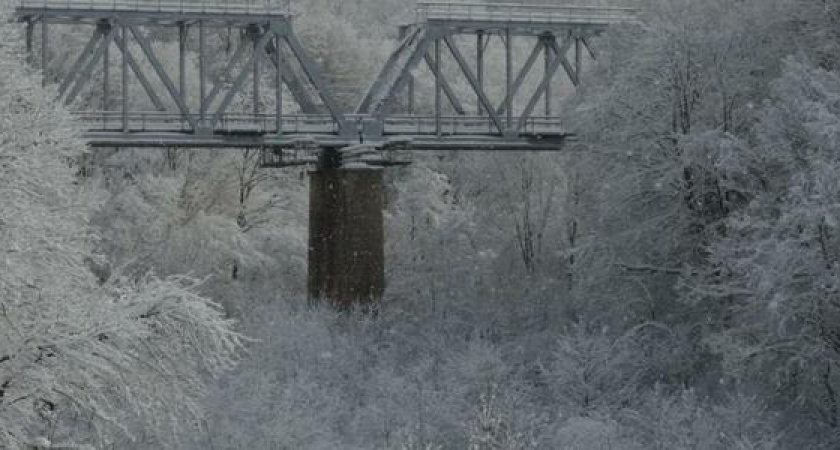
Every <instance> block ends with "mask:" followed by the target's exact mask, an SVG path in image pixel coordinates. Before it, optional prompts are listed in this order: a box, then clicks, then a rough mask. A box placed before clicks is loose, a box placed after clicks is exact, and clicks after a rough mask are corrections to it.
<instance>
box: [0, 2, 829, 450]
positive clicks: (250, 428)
mask: <svg viewBox="0 0 840 450" xmlns="http://www.w3.org/2000/svg"><path fill="white" fill-rule="evenodd" d="M531 2H532V3H543V4H562V3H563V2H561V1H559V0H557V1H554V0H551V1H549V0H544V1H542V2H538V1H536V0H532V1H531ZM616 3H618V0H614V2H610V1H606V0H605V1H597V2H596V1H591V2H589V3H587V2H586V0H577V1H576V4H598V5H607V4H616ZM0 4H2V6H0V9H2V11H0V15H2V16H3V20H2V21H0V106H1V107H2V109H0V111H1V113H0V448H2V449H10V450H18V449H21V450H23V449H26V450H35V449H38V450H41V449H44V450H45V449H68V450H69V449H79V450H82V449H84V450H94V449H96V450H98V449H116V450H121V449H170V448H171V449H187V450H189V449H196V450H197V449H209V450H214V449H219V450H220V449H359V450H362V449H393V450H443V449H470V450H497V449H498V450H525V449H579V450H589V449H593V450H601V449H603V450H607V449H610V450H642V449H662V450H665V449H667V450H679V449H709V450H711V449H737V450H770V449H838V448H840V176H838V174H840V1H838V0H634V1H632V2H631V1H624V2H620V6H634V7H638V22H637V23H627V24H622V25H615V26H611V27H610V28H609V29H608V30H607V31H606V32H605V33H603V34H602V35H601V36H600V37H598V38H597V39H596V40H595V41H594V42H593V47H595V48H596V49H597V59H595V60H591V59H588V60H587V61H586V65H585V69H586V74H585V76H583V77H582V80H581V85H580V86H579V87H578V88H577V89H574V88H572V87H570V86H569V85H568V83H566V84H564V83H563V82H561V81H560V80H558V82H557V85H556V88H555V89H553V91H552V92H553V94H552V95H554V97H555V98H554V100H555V103H556V105H557V106H556V108H558V109H559V110H560V111H562V117H563V122H564V123H565V124H566V127H568V129H569V130H571V131H573V132H574V133H575V136H576V137H575V139H574V141H573V143H572V144H569V145H567V146H564V147H563V148H562V149H558V151H556V152H534V153H523V152H518V153H517V152H490V151H488V152H415V153H414V154H413V155H412V159H413V162H412V164H411V165H410V166H407V167H401V168H389V169H387V170H386V171H385V174H386V182H387V210H386V212H385V220H386V231H385V236H386V249H385V251H386V262H387V265H386V291H385V295H384V298H382V299H381V300H380V301H379V304H378V307H377V310H376V313H375V314H373V313H371V312H370V311H349V312H347V311H336V310H335V309H334V308H332V307H331V306H330V304H329V303H323V302H314V303H313V302H310V301H309V300H308V299H307V291H306V284H307V282H306V277H307V245H308V244H307V233H308V223H307V220H308V218H307V217H308V207H309V206H308V202H309V197H308V177H307V169H306V168H305V167H301V168H292V169H261V168H259V154H258V152H254V151H245V150H228V149H217V150H190V149H166V150H161V149H148V148H147V149H121V150H106V149H91V148H89V147H88V146H87V145H86V143H85V141H84V139H83V138H82V131H83V129H82V127H81V125H79V124H78V123H77V122H76V120H75V119H74V116H73V115H72V114H71V112H70V111H69V110H68V109H67V108H65V107H64V106H63V105H62V104H59V103H57V102H56V101H55V97H56V92H57V87H56V86H55V85H54V83H51V82H49V80H48V82H47V83H45V84H44V85H42V77H41V73H40V72H39V69H38V68H37V66H36V65H35V64H33V63H32V61H30V60H28V57H27V53H26V51H25V44H24V28H23V25H22V24H20V23H17V22H16V21H14V20H13V18H12V14H13V12H14V8H15V5H16V2H15V1H13V0H3V1H2V3H0ZM414 6H415V5H414V2H413V1H410V0H354V1H339V0H292V5H291V7H292V8H293V10H294V12H295V15H296V16H295V26H296V32H297V34H298V35H299V38H300V40H301V41H302V42H304V43H305V45H306V48H307V49H308V51H310V52H311V53H312V54H313V56H314V59H315V60H316V61H317V62H318V64H319V65H321V66H322V67H323V68H324V73H326V74H328V76H329V80H328V82H329V84H330V85H331V86H333V89H334V91H335V93H336V97H337V100H338V102H339V103H342V104H344V105H352V104H353V102H354V101H355V100H356V99H357V98H358V96H359V95H360V93H361V92H362V91H363V90H364V89H365V88H366V85H367V84H368V83H369V80H370V79H371V78H372V77H374V76H375V75H376V71H377V70H378V69H379V68H380V67H381V66H382V64H383V62H384V61H385V60H386V58H387V57H388V54H389V52H390V51H391V49H392V48H393V47H394V46H395V45H396V43H397V25H399V24H401V23H406V22H408V21H410V20H411V19H412V17H413V12H414ZM62 33H63V34H62V35H61V36H58V37H55V38H54V39H55V41H56V42H58V44H57V45H63V46H65V47H66V49H68V51H69V49H70V48H76V47H79V46H81V45H82V44H83V40H84V37H82V36H81V35H77V34H74V30H72V29H68V30H65V31H62ZM155 39H159V40H160V41H161V44H160V45H163V46H165V48H166V49H167V50H171V55H170V54H169V53H165V55H167V56H172V57H171V58H167V59H166V60H165V61H164V63H166V64H177V60H176V59H175V56H174V55H175V52H176V50H177V45H178V44H177V39H176V40H172V39H170V38H167V37H166V36H157V37H155ZM231 39H232V36H231V34H230V33H227V32H225V31H224V30H221V31H217V32H215V34H213V35H210V36H209V38H208V45H210V46H212V48H213V51H215V52H218V53H219V54H220V55H221V54H227V53H230V52H231V51H232V48H231ZM526 55H527V50H523V51H517V53H516V59H517V60H518V61H521V60H524V58H525V57H526ZM501 59H502V56H501V54H491V55H489V56H488V83H493V82H494V80H495V81H499V80H501V79H502V78H501V75H499V74H494V73H492V70H494V69H493V67H497V68H498V67H499V66H498V64H501V62H500V61H501ZM188 63H189V64H190V65H191V66H194V64H196V61H194V60H190V61H188ZM113 64H115V65H118V64H119V61H118V60H116V58H115V60H114V61H113ZM219 64H221V63H219ZM494 64H496V66H494ZM217 65H218V64H217ZM211 66H212V67H211V70H214V68H215V69H218V67H215V66H213V63H212V62H211ZM449 69H451V70H455V69H454V67H450V68H449ZM449 69H448V70H449ZM496 70H501V69H496ZM497 75H499V76H497ZM268 82H269V80H266V83H268ZM529 83H535V82H534V81H533V80H531V81H529ZM114 88H115V89H118V87H116V86H115V87H114ZM490 88H491V89H493V88H498V89H499V90H501V89H504V87H503V86H498V87H495V86H493V85H491V86H490ZM417 89H418V92H419V98H420V99H421V100H422V101H428V100H427V99H428V98H429V97H433V94H430V93H431V92H432V89H433V87H432V84H431V83H430V82H429V81H428V79H426V80H425V81H423V79H419V80H418V86H417ZM454 89H456V90H457V91H458V92H461V93H463V96H464V97H463V98H465V99H471V98H474V97H469V95H470V94H469V93H468V92H467V91H466V90H465V89H466V86H465V85H460V84H456V85H454ZM191 90H192V91H195V90H196V89H194V87H193V86H191ZM245 94H247V93H245ZM99 95H101V91H98V90H95V89H94V90H91V92H90V93H86V94H85V97H83V98H81V99H80V101H81V102H83V103H85V102H87V103H89V104H95V103H96V102H97V101H98V97H97V96H99ZM265 95H267V96H271V95H273V94H272V93H271V92H270V91H269V90H268V89H266V90H265ZM132 101H137V102H142V101H146V100H145V97H144V95H143V93H142V91H141V90H140V88H139V87H138V88H137V91H136V92H134V91H132ZM470 101H473V100H470ZM288 103H289V104H288V105H287V107H288V108H289V109H290V112H293V111H292V110H293V108H295V107H296V106H295V105H294V104H293V103H292V102H288ZM426 106H428V105H426ZM419 107H424V105H420V106H419Z"/></svg>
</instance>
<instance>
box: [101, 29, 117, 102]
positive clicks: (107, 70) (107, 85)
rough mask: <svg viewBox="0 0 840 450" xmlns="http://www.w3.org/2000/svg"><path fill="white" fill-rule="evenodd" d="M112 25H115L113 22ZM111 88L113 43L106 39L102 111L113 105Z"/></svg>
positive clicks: (103, 58) (103, 55) (103, 62)
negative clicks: (110, 98)
mask: <svg viewBox="0 0 840 450" xmlns="http://www.w3.org/2000/svg"><path fill="white" fill-rule="evenodd" d="M110 26H112V27H113V26H114V25H113V24H111V25H110ZM110 90H111V43H110V42H108V41H107V40H106V41H105V51H104V52H103V53H102V111H108V108H109V107H110V106H111V105H110V102H109V101H108V97H109V91H110Z"/></svg>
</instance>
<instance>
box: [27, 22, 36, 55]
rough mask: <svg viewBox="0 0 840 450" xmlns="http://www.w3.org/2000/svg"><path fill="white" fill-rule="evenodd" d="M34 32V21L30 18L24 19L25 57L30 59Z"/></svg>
mask: <svg viewBox="0 0 840 450" xmlns="http://www.w3.org/2000/svg"><path fill="white" fill-rule="evenodd" d="M34 33H35V23H33V22H32V19H27V21H26V58H27V59H29V60H30V61H31V60H32V35H33V34H34Z"/></svg>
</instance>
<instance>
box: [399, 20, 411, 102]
mask: <svg viewBox="0 0 840 450" xmlns="http://www.w3.org/2000/svg"><path fill="white" fill-rule="evenodd" d="M406 33H408V28H406V27H400V35H399V37H400V42H402V41H403V40H404V39H405V37H406ZM406 84H407V86H406V97H407V99H406V103H407V105H406V106H407V107H408V113H409V114H414V76H413V75H412V74H410V73H409V74H408V82H407V83H406Z"/></svg>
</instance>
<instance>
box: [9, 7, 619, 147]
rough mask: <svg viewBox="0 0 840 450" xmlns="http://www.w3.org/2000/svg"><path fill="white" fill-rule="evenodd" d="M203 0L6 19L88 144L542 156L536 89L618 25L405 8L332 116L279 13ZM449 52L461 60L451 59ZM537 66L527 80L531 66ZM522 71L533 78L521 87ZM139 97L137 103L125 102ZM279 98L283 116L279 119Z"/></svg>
mask: <svg viewBox="0 0 840 450" xmlns="http://www.w3.org/2000/svg"><path fill="white" fill-rule="evenodd" d="M210 1H211V0H20V3H19V4H18V6H17V9H16V17H17V19H18V20H20V21H22V22H24V23H26V25H27V27H26V43H27V49H28V50H29V52H30V58H31V60H32V61H33V63H35V64H38V65H39V66H40V68H41V69H42V71H43V73H44V79H45V83H50V84H53V83H54V84H57V85H58V95H59V99H60V101H61V102H63V103H64V104H66V105H68V106H69V107H70V108H71V110H73V111H74V113H75V114H76V115H77V116H78V118H79V119H80V120H81V121H82V122H83V123H84V124H85V126H86V128H87V131H86V133H85V137H86V138H87V140H88V141H89V142H90V145H91V146H94V147H198V148H204V147H217V148H243V147H246V148H262V149H271V150H273V151H274V152H275V154H277V155H282V151H283V150H284V149H300V148H304V147H309V148H320V149H342V148H346V147H349V146H358V145H359V144H360V143H364V144H365V145H370V146H373V147H375V148H379V149H381V148H389V147H408V148H412V149H430V150H434V149H442V150H492V149H497V150H547V149H557V148H559V147H560V145H561V144H562V142H563V140H564V139H565V138H566V137H567V136H568V132H567V130H565V129H564V128H563V126H562V124H561V123H560V120H559V119H558V117H557V114H556V111H555V110H554V109H553V105H552V101H551V99H552V94H551V89H552V85H553V83H552V82H553V81H554V80H556V79H558V78H559V77H566V78H567V79H568V80H569V81H570V82H571V83H572V84H573V85H575V86H577V85H578V84H579V82H580V79H581V77H582V74H583V64H584V63H583V58H584V57H585V53H589V54H590V55H591V56H592V57H593V58H594V57H595V53H594V51H593V50H594V49H593V47H592V45H591V40H592V38H593V37H595V36H597V35H598V34H599V33H601V32H603V31H604V30H605V29H606V28H607V27H609V26H611V25H613V24H616V23H623V22H631V21H634V12H633V10H631V9H627V8H603V7H579V6H575V7H572V6H569V7H556V6H554V7H552V6H527V5H522V4H478V3H442V2H440V3H420V4H419V6H418V9H417V12H416V19H415V20H414V21H413V23H411V24H408V25H404V26H402V27H401V28H400V41H399V44H398V45H397V46H396V48H395V49H394V50H393V52H392V53H391V54H390V56H389V57H388V59H387V61H386V63H385V65H384V67H383V68H382V70H381V71H380V72H379V75H378V76H377V77H376V79H374V80H372V81H371V82H370V86H369V88H368V89H367V90H366V91H365V92H364V95H363V96H362V98H361V100H360V101H359V102H358V104H357V106H356V107H355V109H354V110H352V111H344V110H342V108H341V107H340V106H339V105H338V103H337V102H336V101H335V100H334V98H333V96H332V94H331V93H330V87H329V86H328V85H327V83H326V82H325V77H324V74H323V73H321V69H320V68H319V67H318V64H316V63H315V61H314V60H313V58H312V57H311V56H310V55H309V53H308V52H307V50H306V46H305V45H304V44H303V43H301V42H300V41H299V40H298V38H297V37H296V35H295V32H294V27H293V20H292V14H291V13H290V12H289V11H288V10H287V9H284V8H283V7H272V6H271V5H270V4H269V3H262V2H260V3H257V0H248V2H247V3H228V2H218V3H210ZM234 1H240V2H241V1H243V0H234ZM252 1H253V2H252ZM54 30H58V31H59V32H61V36H64V37H66V36H68V35H73V36H79V34H80V33H84V36H85V37H87V42H86V43H85V44H84V46H83V47H82V46H81V45H76V46H75V47H76V48H75V49H74V48H73V47H74V45H73V44H72V43H70V44H68V43H66V42H63V41H62V42H54V41H58V40H59V38H56V37H55V36H54V35H53V34H57V33H55V31H54ZM225 30H226V31H228V32H229V33H230V31H231V30H233V32H234V33H231V35H233V38H232V39H231V41H232V42H233V45H232V48H231V50H232V52H229V53H228V54H229V55H230V56H229V57H228V56H226V55H225V54H219V52H217V51H214V50H213V49H211V46H210V45H208V40H210V38H211V36H213V35H212V33H220V32H223V31H225ZM38 32H40V33H38ZM465 42H468V43H469V49H466V48H462V47H464V46H465ZM176 43H177V48H176V46H175V44H176ZM491 45H495V46H496V47H491ZM526 45H527V48H528V49H529V51H528V53H527V54H528V56H527V59H526V60H525V62H524V65H521V67H517V66H516V65H515V61H514V60H515V58H514V53H515V52H520V51H522V50H523V49H525V46H526ZM499 46H502V47H503V49H502V51H501V54H502V55H503V56H502V58H501V59H502V60H503V61H502V62H501V65H500V64H499V61H498V59H499V57H498V54H499V51H498V50H499V48H498V47H499ZM68 47H69V48H68ZM79 47H81V49H79ZM492 49H495V50H496V55H497V56H496V59H495V60H494V61H493V62H494V63H495V65H494V67H496V68H499V67H501V68H502V69H501V70H503V71H504V74H503V78H504V83H503V84H504V85H503V87H502V91H503V92H502V94H501V95H499V94H498V92H496V93H495V94H496V95H495V98H494V96H493V95H491V92H490V90H489V89H488V88H487V79H488V73H487V67H488V64H487V59H488V55H489V51H490V50H492ZM221 60H224V64H223V67H222V68H221V70H219V67H218V63H219V62H220V61H221ZM538 60H542V63H543V64H542V66H543V67H542V68H541V69H535V66H537V65H538V64H537V62H538ZM188 63H189V64H188ZM211 64H212V65H213V67H216V69H215V70H211ZM445 64H447V65H450V66H449V70H444V69H445V67H444V65H445ZM421 66H425V67H426V68H427V69H428V73H429V74H430V75H429V76H427V80H428V81H430V82H431V83H432V84H433V90H434V99H433V103H432V101H431V100H429V101H427V103H432V104H431V107H430V108H429V107H427V108H426V110H427V112H425V113H423V114H421V113H418V108H417V100H416V98H415V97H416V90H417V89H416V88H415V85H416V83H417V81H418V77H421V76H422V74H421V73H420V72H421V71H420V67H421ZM452 68H456V69H457V70H456V71H455V72H456V73H457V75H458V77H459V78H460V79H459V80H454V79H453V78H452V73H453V70H452ZM112 72H116V73H112ZM496 72H498V69H496V70H494V73H496ZM423 73H426V72H423ZM532 74H534V75H532ZM529 76H530V77H531V78H532V79H533V78H534V76H538V80H539V81H538V82H536V87H534V86H533V85H534V84H535V82H533V81H532V82H531V83H530V87H529V88H528V89H526V87H527V86H529V83H526V79H528V78H529ZM456 81H459V82H460V83H461V85H460V86H461V89H460V92H459V91H458V90H457V89H456V87H455V86H456V84H455V83H456ZM94 85H97V86H94ZM464 85H466V86H468V89H467V92H468V95H469V96H470V99H469V100H470V101H471V102H473V101H474V102H475V103H472V104H471V105H469V106H468V105H466V104H465V103H464V99H463V98H461V97H459V94H463V93H464V88H463V86H464ZM94 89H101V90H100V91H99V92H100V94H99V97H98V98H96V96H93V95H87V97H86V96H85V93H91V92H95V91H93V90H94ZM132 90H133V91H132ZM140 90H142V92H143V93H145V97H146V98H140V99H137V98H136V97H137V95H135V94H133V92H137V91H140ZM266 90H268V92H264V91H266ZM526 90H527V91H529V92H525V91H526ZM496 91H498V89H496ZM140 97H142V95H141V96H140ZM499 97H501V99H499ZM85 98H88V100H86V101H83V100H84V99H85ZM91 98H96V99H95V100H90V99H91ZM290 101H291V102H294V103H295V104H296V105H297V108H288V107H286V108H284V105H285V104H286V103H287V102H290ZM541 101H542V104H541ZM287 109H294V110H297V111H299V112H298V113H295V114H285V113H284V110H287ZM538 109H539V110H541V111H539V112H538ZM428 110H430V111H428Z"/></svg>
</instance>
